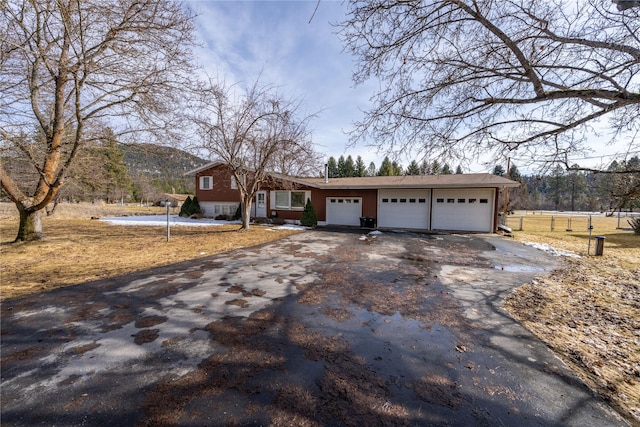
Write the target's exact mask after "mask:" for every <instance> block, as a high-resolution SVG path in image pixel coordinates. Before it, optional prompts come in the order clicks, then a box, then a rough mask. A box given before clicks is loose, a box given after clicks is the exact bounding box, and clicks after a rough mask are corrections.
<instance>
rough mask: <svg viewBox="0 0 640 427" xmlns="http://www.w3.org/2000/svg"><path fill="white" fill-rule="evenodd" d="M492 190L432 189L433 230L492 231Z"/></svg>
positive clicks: (493, 192) (493, 191) (493, 194)
mask: <svg viewBox="0 0 640 427" xmlns="http://www.w3.org/2000/svg"><path fill="white" fill-rule="evenodd" d="M494 198H495V190H494V189H492V188H477V189H473V188H470V189H434V190H433V208H432V209H433V215H432V224H431V228H432V229H433V230H464V231H482V232H492V231H493V227H494V224H493V209H494Z"/></svg>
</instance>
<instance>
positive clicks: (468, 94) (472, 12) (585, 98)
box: [340, 0, 640, 167]
mask: <svg viewBox="0 0 640 427" xmlns="http://www.w3.org/2000/svg"><path fill="white" fill-rule="evenodd" d="M639 11H640V8H635V9H634V8H629V9H626V10H622V11H620V10H618V8H617V7H616V5H615V4H614V3H612V2H609V1H601V0H582V1H565V0H550V1H524V0H483V1H477V0H467V1H457V0H445V1H407V0H396V1H392V0H368V1H351V2H350V11H349V14H348V16H347V18H346V20H345V21H344V22H342V23H341V24H340V30H341V31H340V34H341V37H342V38H343V40H344V42H345V45H346V47H347V49H348V50H349V51H351V52H352V53H353V54H355V56H356V58H358V61H359V62H358V64H357V68H356V70H355V72H354V80H355V81H356V83H362V82H364V81H365V80H367V79H370V78H377V79H379V81H380V90H379V91H377V93H375V94H374V95H373V96H372V107H371V109H370V110H369V111H367V112H366V114H365V117H364V119H363V120H362V121H360V122H358V123H356V126H355V129H354V131H353V134H352V141H353V142H359V141H373V144H374V145H377V146H378V147H379V148H385V149H387V150H390V151H394V152H396V153H402V152H404V151H412V150H419V151H422V153H423V154H424V155H425V156H431V157H438V156H440V157H456V158H465V157H466V158H473V157H477V156H478V155H479V154H486V153H493V154H494V155H498V154H501V153H503V152H506V151H512V150H516V149H517V150H518V151H519V153H518V154H520V155H528V156H530V158H531V159H534V160H535V161H543V162H547V164H549V165H550V164H552V163H554V162H563V163H565V164H566V166H567V167H569V165H570V163H569V162H570V157H571V156H572V155H575V154H578V153H581V152H583V151H584V149H585V141H586V140H587V139H588V138H589V137H593V136H594V135H597V134H598V133H600V135H599V138H600V139H601V140H602V139H603V138H610V141H609V142H610V143H611V144H614V143H615V144H617V147H618V149H620V150H622V151H627V152H637V151H638V149H639V147H640V140H639V139H638V137H637V136H638V134H639V132H640V119H639V117H640V76H639V75H638V72H639V71H640V16H639ZM605 133H608V135H606V136H603V135H604V134H605ZM625 141H628V143H627V142H625ZM603 144H604V143H603ZM621 145H628V146H626V147H625V148H624V149H623V148H621Z"/></svg>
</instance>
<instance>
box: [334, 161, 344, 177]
mask: <svg viewBox="0 0 640 427" xmlns="http://www.w3.org/2000/svg"><path fill="white" fill-rule="evenodd" d="M337 169H338V175H337V176H336V178H344V177H345V176H346V175H345V172H346V166H345V160H344V156H340V157H339V158H338V168H337Z"/></svg>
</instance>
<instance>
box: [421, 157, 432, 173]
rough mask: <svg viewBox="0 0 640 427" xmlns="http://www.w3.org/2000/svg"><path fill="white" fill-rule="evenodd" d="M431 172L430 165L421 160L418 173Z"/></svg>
mask: <svg viewBox="0 0 640 427" xmlns="http://www.w3.org/2000/svg"><path fill="white" fill-rule="evenodd" d="M429 174H431V165H430V164H429V162H428V161H426V160H423V161H422V163H421V164H420V175H429Z"/></svg>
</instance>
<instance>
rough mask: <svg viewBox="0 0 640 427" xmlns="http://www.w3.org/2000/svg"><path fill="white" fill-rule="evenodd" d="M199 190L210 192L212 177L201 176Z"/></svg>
mask: <svg viewBox="0 0 640 427" xmlns="http://www.w3.org/2000/svg"><path fill="white" fill-rule="evenodd" d="M200 189H201V190H212V189H213V177H212V176H201V177H200Z"/></svg>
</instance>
